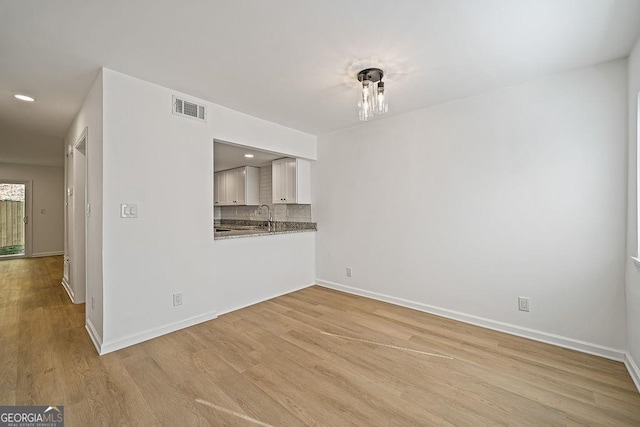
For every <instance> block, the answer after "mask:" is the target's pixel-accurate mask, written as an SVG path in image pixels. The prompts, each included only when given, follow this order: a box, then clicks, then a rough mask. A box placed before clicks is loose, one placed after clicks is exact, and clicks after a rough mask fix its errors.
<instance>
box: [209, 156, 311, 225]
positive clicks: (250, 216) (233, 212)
mask: <svg viewBox="0 0 640 427" xmlns="http://www.w3.org/2000/svg"><path fill="white" fill-rule="evenodd" d="M271 197H272V192H271V165H269V166H264V167H261V168H260V204H265V205H268V206H269V207H270V208H271V217H272V218H273V220H274V221H289V222H311V205H274V204H273V201H272V200H271ZM213 217H214V219H244V220H254V221H266V220H267V209H266V208H262V212H260V211H259V210H258V207H257V206H216V207H215V208H214V213H213Z"/></svg>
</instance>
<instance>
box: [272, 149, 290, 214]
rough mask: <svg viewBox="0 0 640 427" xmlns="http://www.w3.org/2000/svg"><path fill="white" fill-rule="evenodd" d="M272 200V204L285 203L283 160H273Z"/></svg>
mask: <svg viewBox="0 0 640 427" xmlns="http://www.w3.org/2000/svg"><path fill="white" fill-rule="evenodd" d="M271 167H272V172H271V179H272V192H273V195H272V198H273V203H274V204H278V203H286V200H285V197H286V185H287V182H286V162H285V159H283V160H275V161H274V162H273V163H272V166H271Z"/></svg>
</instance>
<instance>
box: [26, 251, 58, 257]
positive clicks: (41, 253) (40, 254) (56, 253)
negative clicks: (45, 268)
mask: <svg viewBox="0 0 640 427" xmlns="http://www.w3.org/2000/svg"><path fill="white" fill-rule="evenodd" d="M57 255H64V251H55V252H38V253H37V254H31V258H40V257H43V256H57Z"/></svg>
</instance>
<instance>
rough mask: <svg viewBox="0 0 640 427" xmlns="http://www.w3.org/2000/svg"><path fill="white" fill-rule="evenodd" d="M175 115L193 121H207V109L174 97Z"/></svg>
mask: <svg viewBox="0 0 640 427" xmlns="http://www.w3.org/2000/svg"><path fill="white" fill-rule="evenodd" d="M173 114H175V115H176V116H182V117H189V118H191V119H196V120H202V121H204V122H206V121H207V107H205V106H204V105H200V104H196V103H195V102H191V101H187V100H185V99H183V98H178V97H177V96H175V95H173Z"/></svg>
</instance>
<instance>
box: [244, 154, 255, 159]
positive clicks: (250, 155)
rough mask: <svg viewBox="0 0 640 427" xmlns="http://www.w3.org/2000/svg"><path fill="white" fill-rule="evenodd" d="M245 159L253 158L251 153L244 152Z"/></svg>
mask: <svg viewBox="0 0 640 427" xmlns="http://www.w3.org/2000/svg"><path fill="white" fill-rule="evenodd" d="M244 156H245V157H246V158H247V159H253V154H245V155H244Z"/></svg>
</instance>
